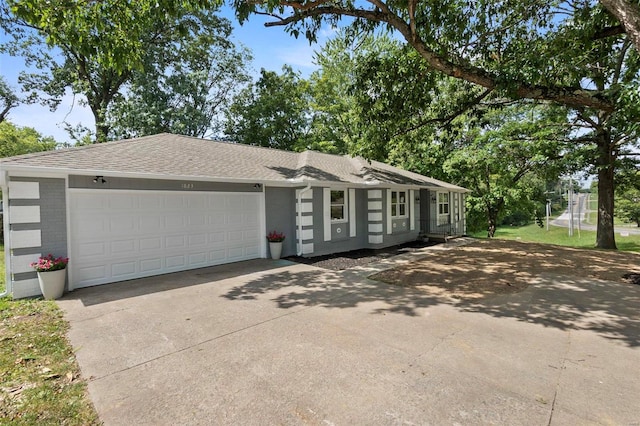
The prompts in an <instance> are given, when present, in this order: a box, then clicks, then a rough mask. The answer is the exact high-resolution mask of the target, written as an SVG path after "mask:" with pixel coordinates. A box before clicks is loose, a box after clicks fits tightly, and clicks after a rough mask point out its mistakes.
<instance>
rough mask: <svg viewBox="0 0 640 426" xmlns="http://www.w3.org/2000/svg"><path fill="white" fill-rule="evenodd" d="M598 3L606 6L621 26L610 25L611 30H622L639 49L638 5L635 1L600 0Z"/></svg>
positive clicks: (639, 16) (639, 49)
mask: <svg viewBox="0 0 640 426" xmlns="http://www.w3.org/2000/svg"><path fill="white" fill-rule="evenodd" d="M600 3H602V5H603V6H604V7H606V8H607V10H608V11H609V12H611V13H612V14H613V15H614V16H615V17H616V18H618V20H619V21H620V23H621V27H622V28H619V27H612V28H611V29H610V31H611V32H619V31H622V30H624V32H626V33H627V35H628V36H629V38H630V39H631V41H633V44H634V45H635V47H636V50H638V51H640V6H638V4H637V2H635V3H634V2H633V1H627V0H600Z"/></svg>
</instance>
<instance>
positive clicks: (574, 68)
mask: <svg viewBox="0 0 640 426" xmlns="http://www.w3.org/2000/svg"><path fill="white" fill-rule="evenodd" d="M235 6H236V9H237V13H238V17H239V18H240V19H241V20H243V19H246V18H247V17H248V16H249V14H250V13H254V12H255V13H266V14H271V16H273V17H274V21H273V22H270V23H267V24H266V25H267V26H276V25H280V26H284V27H285V28H286V29H287V30H288V31H289V32H291V33H292V34H294V35H298V34H300V33H303V34H305V35H306V36H307V37H308V38H309V39H311V40H314V39H315V34H316V33H317V31H318V30H319V29H320V27H321V25H322V24H323V23H324V22H328V23H330V24H335V23H336V22H337V21H338V20H339V19H340V18H342V17H345V16H346V17H352V18H353V24H352V27H353V28H356V29H359V30H365V31H374V30H375V29H376V28H378V27H380V26H384V27H385V28H388V29H390V30H394V31H396V32H397V33H398V34H400V36H402V37H403V38H404V40H405V41H406V43H407V45H408V46H410V47H411V48H412V49H413V50H415V52H417V53H418V54H419V56H420V57H421V58H422V60H423V62H424V65H425V66H426V67H427V68H429V69H431V70H435V71H437V72H439V73H442V74H444V75H447V76H450V77H453V78H456V79H460V80H464V81H466V82H468V83H470V84H472V85H475V86H478V87H480V88H482V89H483V91H484V93H487V94H489V93H490V94H491V95H492V96H498V97H504V98H510V99H529V100H537V101H547V102H554V103H557V104H560V105H564V106H566V107H569V108H572V109H574V111H575V112H576V113H582V114H583V116H584V117H589V118H590V119H591V121H592V122H593V123H594V124H595V125H596V126H595V127H596V130H597V131H596V132H594V133H593V134H592V135H591V138H592V139H591V140H592V142H593V143H594V145H596V146H597V149H596V150H595V152H594V153H595V155H596V157H595V158H593V164H594V166H595V167H596V169H597V173H598V182H599V185H600V190H599V194H600V199H599V208H598V233H597V238H596V245H597V246H598V247H600V248H615V238H614V233H613V206H614V203H613V189H614V175H615V162H616V155H615V153H616V152H617V150H618V149H619V148H620V143H624V142H622V141H623V140H626V141H629V140H633V136H632V135H631V134H629V135H627V136H625V137H622V138H617V136H614V137H613V139H612V131H613V133H616V134H623V133H624V132H625V131H628V130H630V129H631V127H630V126H626V128H625V127H620V128H617V127H616V126H618V125H619V124H620V123H623V122H624V120H623V119H622V117H626V118H625V119H631V120H630V121H628V122H629V123H637V121H638V117H639V115H638V114H634V113H631V112H632V111H633V110H634V108H637V104H634V103H632V102H629V99H631V98H634V97H636V98H637V96H638V86H639V84H640V83H639V81H638V70H639V66H640V61H638V55H637V52H635V51H631V50H630V49H629V47H630V45H631V43H630V42H629V41H628V40H627V38H626V37H625V36H624V35H622V34H621V33H620V32H616V31H611V27H613V26H616V25H617V24H618V22H617V21H616V19H615V18H614V17H613V16H612V15H610V14H609V13H608V12H607V11H606V10H605V9H604V8H603V7H602V6H600V5H599V4H598V3H597V2H596V1H595V0H587V1H585V2H581V3H566V2H559V3H556V2H547V1H542V0H528V1H524V0H506V1H502V2H495V1H488V0H480V1H477V2H418V1H417V0H409V1H407V2H397V1H395V0H388V1H384V0H366V1H363V2H360V3H353V2H351V1H349V0H338V1H332V2H327V1H323V0H320V1H302V2H299V1H295V2H294V1H287V0H269V1H266V2H244V1H240V0H237V1H236V2H235ZM285 11H286V12H289V14H288V15H286V16H283V14H284V13H285ZM414 90H416V88H415V87H412V86H410V85H407V86H406V87H405V90H404V93H406V94H410V93H411V92H412V91H414ZM484 93H483V95H484V96H487V95H485V94H484ZM481 96H482V95H481ZM634 105H635V106H634ZM584 117H583V118H584ZM593 117H598V119H597V120H593ZM621 130H623V131H621ZM616 139H617V142H616Z"/></svg>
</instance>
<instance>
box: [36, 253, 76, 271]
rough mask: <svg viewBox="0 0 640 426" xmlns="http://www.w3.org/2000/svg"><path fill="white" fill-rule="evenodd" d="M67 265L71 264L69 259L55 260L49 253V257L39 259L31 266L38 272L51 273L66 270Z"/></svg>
mask: <svg viewBox="0 0 640 426" xmlns="http://www.w3.org/2000/svg"><path fill="white" fill-rule="evenodd" d="M67 263H69V258H68V257H57V258H54V257H53V255H52V254H51V253H49V255H48V256H44V257H40V258H38V261H37V262H32V263H30V264H29V266H31V267H32V268H33V269H35V270H36V271H38V272H49V271H59V270H61V269H64V268H66V267H67Z"/></svg>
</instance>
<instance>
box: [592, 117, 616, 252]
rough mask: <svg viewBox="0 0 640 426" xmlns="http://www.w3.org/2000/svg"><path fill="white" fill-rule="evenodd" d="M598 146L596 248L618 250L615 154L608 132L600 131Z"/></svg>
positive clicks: (597, 138) (597, 139) (597, 136)
mask: <svg viewBox="0 0 640 426" xmlns="http://www.w3.org/2000/svg"><path fill="white" fill-rule="evenodd" d="M596 143H597V146H598V158H597V160H596V164H597V165H598V228H597V232H596V247H597V248H601V249H614V250H615V249H616V239H615V233H614V229H613V198H614V190H615V183H614V175H615V154H614V153H613V146H612V143H611V134H610V133H609V132H608V131H606V130H600V131H598V134H597V135H596Z"/></svg>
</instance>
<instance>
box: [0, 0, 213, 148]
mask: <svg viewBox="0 0 640 426" xmlns="http://www.w3.org/2000/svg"><path fill="white" fill-rule="evenodd" d="M218 4H219V3H218V2H216V1H204V0H191V1H190V0H185V1H181V2H172V1H169V0H157V1H156V0H153V1H151V0H139V1H136V2H123V1H119V0H104V1H99V2H88V3H87V2H73V1H64V2H51V1H46V0H23V1H18V0H10V1H9V2H8V6H7V4H4V5H3V6H2V9H1V11H0V12H1V14H0V23H1V24H2V27H3V29H4V31H5V32H7V33H8V34H10V35H12V36H13V42H12V43H11V44H10V45H9V46H8V47H6V48H7V49H9V50H10V51H11V52H13V53H21V54H23V55H24V56H25V59H26V62H27V65H28V66H34V67H36V68H37V69H39V70H40V71H41V72H40V73H32V74H26V73H24V74H23V75H22V76H21V81H22V83H23V85H24V89H25V90H27V91H29V92H30V93H31V95H30V97H29V98H28V99H29V100H31V101H34V100H35V99H36V98H38V97H39V96H41V95H43V94H44V95H45V96H46V98H45V99H44V102H45V103H46V104H48V105H49V106H50V107H51V108H55V107H57V105H58V104H59V103H60V100H61V97H62V95H63V94H64V93H65V91H66V89H68V88H70V89H71V90H72V92H73V93H74V94H76V93H80V94H83V95H84V96H85V98H86V99H85V101H86V103H87V105H88V106H89V108H90V109H91V111H92V113H93V115H94V118H95V123H96V127H95V133H96V141H97V142H104V141H105V140H107V136H108V134H109V130H110V129H109V123H108V122H107V121H106V113H107V110H108V108H109V106H110V105H111V103H112V101H113V100H114V99H115V97H116V96H117V95H118V92H119V90H120V89H121V88H122V87H123V85H124V84H125V83H126V82H128V81H129V80H130V79H131V77H132V74H133V72H134V71H136V70H141V69H142V68H143V65H144V64H145V63H146V60H147V58H148V57H149V55H152V56H156V57H157V56H159V55H162V54H163V53H165V54H169V53H171V52H172V51H174V50H180V48H181V46H182V43H183V42H184V41H185V40H187V39H189V38H198V37H202V39H201V41H206V38H207V37H211V38H215V37H217V29H218V27H219V26H220V25H221V22H222V21H221V19H219V18H217V17H216V16H215V15H214V11H215V9H216V8H217V6H218ZM9 7H10V9H9ZM53 48H55V49H56V50H52V49H53Z"/></svg>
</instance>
